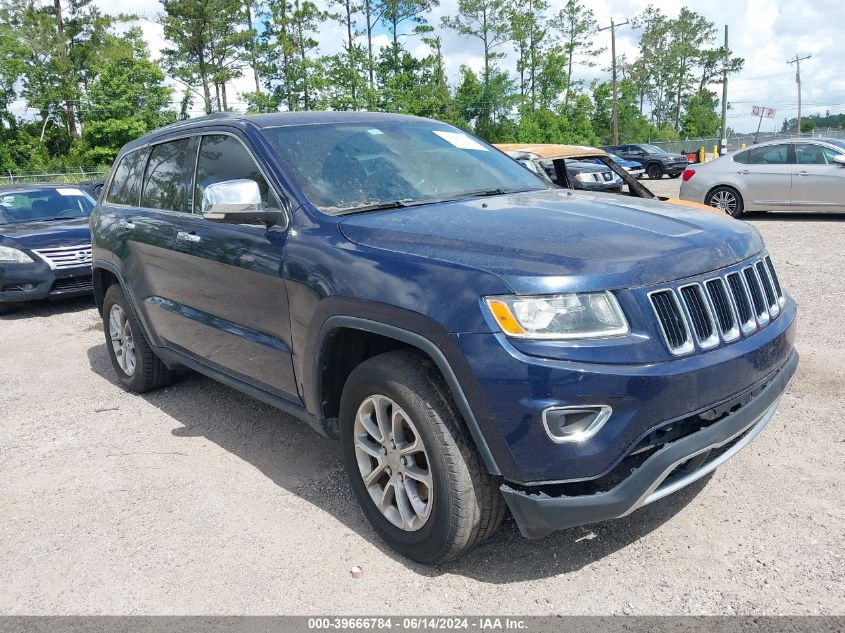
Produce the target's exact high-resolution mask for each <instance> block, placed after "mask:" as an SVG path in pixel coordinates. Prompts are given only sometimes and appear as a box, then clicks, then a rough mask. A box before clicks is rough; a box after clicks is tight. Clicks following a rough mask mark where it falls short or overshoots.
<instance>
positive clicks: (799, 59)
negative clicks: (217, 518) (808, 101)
mask: <svg viewBox="0 0 845 633" xmlns="http://www.w3.org/2000/svg"><path fill="white" fill-rule="evenodd" d="M811 57H812V55H805V56H804V57H798V53H795V59H787V60H786V63H787V64H795V83H797V84H798V136H801V62H803V61H804V60H805V59H810V58H811Z"/></svg>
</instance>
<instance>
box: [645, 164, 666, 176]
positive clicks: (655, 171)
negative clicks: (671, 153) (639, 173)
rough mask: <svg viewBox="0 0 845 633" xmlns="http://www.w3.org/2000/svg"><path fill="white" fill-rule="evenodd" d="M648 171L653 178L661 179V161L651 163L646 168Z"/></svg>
mask: <svg viewBox="0 0 845 633" xmlns="http://www.w3.org/2000/svg"><path fill="white" fill-rule="evenodd" d="M646 173H647V174H648V177H649V178H651V179H652V180H660V179H661V178H663V167H661V166H660V164H659V163H651V164H650V165H649V166H648V169H646Z"/></svg>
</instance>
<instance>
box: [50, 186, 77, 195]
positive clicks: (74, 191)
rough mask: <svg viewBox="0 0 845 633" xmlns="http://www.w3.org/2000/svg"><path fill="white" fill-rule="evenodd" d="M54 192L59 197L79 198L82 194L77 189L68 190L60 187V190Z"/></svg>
mask: <svg viewBox="0 0 845 633" xmlns="http://www.w3.org/2000/svg"><path fill="white" fill-rule="evenodd" d="M56 191H57V192H59V195H61V196H81V195H82V192H81V191H80V190H79V189H69V188H64V187H60V188H58V189H56Z"/></svg>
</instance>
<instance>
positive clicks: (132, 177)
mask: <svg viewBox="0 0 845 633" xmlns="http://www.w3.org/2000/svg"><path fill="white" fill-rule="evenodd" d="M146 158H147V152H146V151H144V150H136V151H134V152H129V153H128V154H126V155H125V156H124V157H123V158H121V159H120V163H119V164H118V165H117V167H116V168H115V170H114V178H113V179H112V182H111V187H110V188H109V193H108V196H106V202H110V203H112V204H128V205H133V206H134V205H137V204H138V196H139V194H140V193H141V178H142V177H143V175H144V162H145V160H146Z"/></svg>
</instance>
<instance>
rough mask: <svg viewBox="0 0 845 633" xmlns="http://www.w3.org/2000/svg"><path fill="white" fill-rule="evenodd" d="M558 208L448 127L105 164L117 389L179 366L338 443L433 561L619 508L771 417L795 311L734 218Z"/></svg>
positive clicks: (143, 142) (174, 132)
mask: <svg viewBox="0 0 845 633" xmlns="http://www.w3.org/2000/svg"><path fill="white" fill-rule="evenodd" d="M635 202H636V207H633V206H630V207H629V206H626V204H625V203H624V202H623V201H622V200H620V199H619V198H616V197H615V198H612V199H611V198H610V197H608V198H607V201H605V199H604V197H598V196H596V195H582V194H580V193H578V192H573V191H570V190H563V189H555V188H554V187H553V185H551V184H550V183H548V182H547V181H545V180H544V179H542V178H541V177H539V176H538V175H537V174H534V173H532V172H530V171H528V170H526V169H524V168H523V167H522V166H520V165H519V164H518V163H517V162H516V161H514V160H512V159H511V158H509V157H508V156H506V155H505V154H503V153H501V152H499V151H498V150H496V149H495V148H493V147H491V146H490V145H488V144H486V143H484V142H483V141H480V140H478V139H476V138H474V137H472V136H470V135H468V134H466V133H464V132H462V131H460V130H458V129H456V128H454V127H451V126H449V125H447V124H445V123H439V122H437V121H431V120H427V119H421V118H413V117H406V116H397V115H387V114H373V113H364V112H360V113H352V112H322V113H281V114H264V115H257V116H249V117H245V116H212V117H211V118H205V119H201V120H196V121H188V122H185V123H181V124H177V125H175V126H172V127H168V128H164V129H161V130H158V131H156V132H153V133H150V134H148V135H147V136H145V137H143V138H141V139H140V140H137V141H135V142H133V143H130V144H129V145H127V146H126V147H124V148H123V150H122V151H121V152H120V155H119V156H118V158H117V160H116V163H115V167H114V168H113V171H112V173H111V175H110V177H109V179H108V182H107V184H106V189H105V192H104V194H103V195H101V197H100V201H99V202H98V204H97V206H96V208H95V211H94V214H93V222H92V228H93V248H94V264H93V266H94V288H95V297H96V300H97V303H98V306H99V308H100V310H101V313H102V316H103V323H104V329H105V339H106V345H107V349H108V353H109V354H110V356H111V360H112V362H113V365H114V369H115V372H116V373H117V375H118V376H119V378H120V380H121V381H122V382H123V384H124V385H125V386H126V387H127V388H128V389H130V390H133V391H136V392H143V391H147V390H150V389H154V388H157V387H162V386H164V385H167V384H169V383H170V382H171V381H172V379H173V375H174V374H173V371H174V369H175V368H177V367H180V366H182V367H188V368H191V369H194V370H196V371H199V372H201V373H203V374H206V375H208V376H211V377H212V378H215V379H217V380H219V381H220V382H222V383H225V384H227V385H230V386H232V387H234V388H236V389H240V390H242V391H244V392H246V393H248V394H251V395H253V396H254V397H256V398H259V399H261V400H263V401H265V402H269V403H272V404H274V405H276V406H277V407H278V408H280V409H281V410H283V411H285V412H287V413H289V414H292V415H294V416H297V417H298V418H300V419H302V420H303V421H305V422H306V423H307V424H309V425H310V426H312V427H313V428H314V429H316V430H317V431H318V432H319V433H322V434H324V435H327V436H332V437H338V438H339V441H340V453H341V456H342V460H343V463H344V466H345V468H346V471H347V472H348V475H349V477H350V481H351V484H352V489H353V491H354V494H355V495H356V497H357V499H358V501H359V503H360V504H361V507H362V509H363V512H364V514H365V515H366V516H367V518H368V519H369V520H370V522H371V523H372V525H373V526H374V527H375V529H376V530H377V531H378V532H379V533H380V534H381V536H382V537H383V538H384V539H385V541H386V542H387V543H389V544H390V545H391V546H392V547H393V548H395V549H396V550H398V551H399V552H401V553H402V554H404V555H405V556H408V557H410V558H412V559H415V560H417V561H422V562H426V563H437V562H440V561H444V560H447V559H450V558H453V557H455V556H457V555H459V554H460V553H461V552H463V551H465V550H466V549H467V548H469V547H471V546H473V545H475V544H476V543H478V542H480V541H481V540H483V539H485V538H487V537H488V536H490V535H491V534H492V533H493V532H494V531H495V530H496V528H497V527H498V525H499V523H500V521H501V520H502V516H503V514H504V512H505V509H506V507H507V508H509V509H510V511H511V512H512V513H513V515H514V517H515V518H516V522H517V523H518V525H519V528H520V530H521V531H522V533H523V534H524V535H526V536H528V537H539V536H543V535H546V534H548V533H549V532H551V531H553V530H559V529H563V528H568V527H571V526H575V525H580V524H585V523H591V522H594V521H601V520H605V519H611V518H614V517H620V516H623V515H626V514H628V513H630V512H632V511H634V510H635V509H637V508H639V507H640V506H642V505H644V504H647V503H651V502H653V501H655V500H656V499H659V498H661V497H663V496H665V495H668V494H670V493H672V492H674V491H676V490H678V489H679V488H681V487H683V486H685V485H687V484H689V483H690V482H692V481H695V480H696V479H699V478H701V477H703V476H704V475H706V474H707V473H709V472H710V471H712V470H713V469H714V468H716V467H717V466H718V465H719V464H721V463H723V462H724V461H725V460H726V459H728V458H730V457H731V456H733V455H734V454H735V453H737V451H739V450H740V449H741V448H742V447H743V446H745V445H746V444H748V442H750V441H751V440H752V439H753V438H754V437H755V436H756V435H757V434H758V433H760V431H761V430H762V429H763V428H764V427H765V426H766V424H767V423H768V422H769V420H770V419H771V418H772V416H773V414H774V412H775V408H776V407H777V403H778V400H779V398H780V396H781V394H782V393H783V391H784V389H785V388H786V385H787V383H788V381H789V379H790V378H791V377H792V375H793V373H794V371H795V367H796V365H797V355H796V353H795V350H794V349H793V339H794V337H795V323H796V306H795V303H794V302H793V300H792V298H791V297H790V296H789V294H788V293H787V292H786V291H785V290H784V289H783V287H782V286H781V284H780V281H779V279H778V276H777V273H776V270H775V267H774V265H773V263H772V259H771V257H770V256H769V254H768V253H767V252H766V250H765V248H764V246H763V242H762V240H761V239H760V235H759V234H758V232H757V231H756V230H755V229H754V228H753V227H751V226H749V225H747V224H745V223H742V222H737V221H735V220H732V219H730V218H722V217H719V216H717V215H714V214H705V213H701V212H699V211H696V210H691V209H685V208H683V207H675V206H672V205H668V204H666V203H662V202H651V201H648V200H636V201H635Z"/></svg>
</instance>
